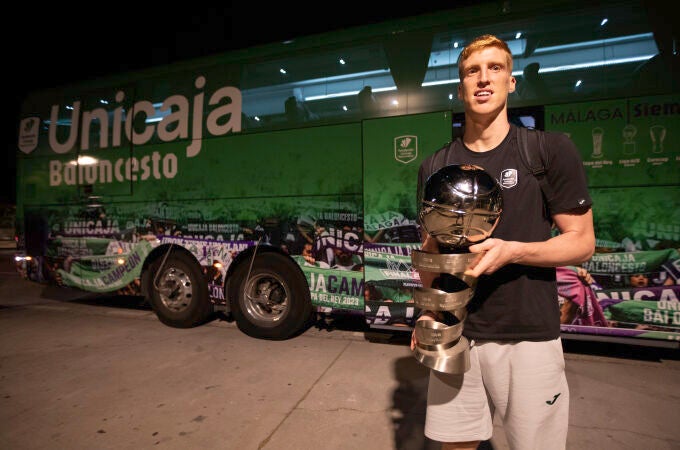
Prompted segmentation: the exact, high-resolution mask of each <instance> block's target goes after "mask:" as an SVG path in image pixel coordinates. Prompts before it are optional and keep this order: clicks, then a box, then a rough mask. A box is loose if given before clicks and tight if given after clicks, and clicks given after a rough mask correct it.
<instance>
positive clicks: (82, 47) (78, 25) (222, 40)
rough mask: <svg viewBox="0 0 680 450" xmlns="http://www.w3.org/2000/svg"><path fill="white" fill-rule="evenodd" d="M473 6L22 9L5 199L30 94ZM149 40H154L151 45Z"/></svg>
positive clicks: (12, 76) (12, 60)
mask: <svg viewBox="0 0 680 450" xmlns="http://www.w3.org/2000/svg"><path fill="white" fill-rule="evenodd" d="M140 3H141V2H140ZM243 3H246V5H244V4H243ZM381 3H382V2H381ZM469 3H473V2H472V1H457V2H451V1H448V2H445V1H422V2H418V3H415V2H413V3H410V4H408V3H407V5H408V6H399V7H397V6H396V5H395V4H390V5H389V6H387V7H386V6H380V7H379V6H377V5H373V4H372V3H370V2H339V3H335V4H328V3H326V4H323V5H321V4H312V5H316V6H310V4H308V3H306V2H305V3H302V6H297V5H295V4H294V3H285V4H284V3H281V4H278V5H275V6H273V7H266V8H265V7H263V6H262V5H261V4H255V2H250V3H249V2H241V4H240V5H238V6H237V5H231V6H230V4H229V2H227V3H226V6H225V5H222V6H219V7H209V8H203V9H201V10H196V11H188V10H187V9H188V8H187V7H189V8H191V7H193V8H195V5H194V4H188V5H184V6H183V7H182V8H181V10H180V11H179V12H177V13H173V12H170V8H171V7H170V6H165V5H162V4H160V5H159V4H157V3H153V5H154V7H153V9H154V11H152V7H151V6H144V7H141V8H142V9H140V7H139V6H137V5H135V7H134V8H135V9H134V11H135V12H133V11H132V10H131V9H130V10H126V9H124V6H119V7H118V9H116V10H112V9H111V5H114V4H115V3H105V4H101V5H96V4H95V5H94V7H91V8H90V9H89V11H91V12H88V11H83V10H82V9H78V10H77V9H75V7H68V6H67V7H66V8H71V10H65V9H63V8H64V6H63V3H61V2H60V3H57V5H54V6H48V7H44V6H37V4H34V3H27V4H26V5H29V6H18V8H19V12H18V14H16V15H15V16H14V17H16V18H18V20H19V22H20V23H17V24H16V25H17V27H4V28H3V31H2V33H3V42H4V43H5V44H4V47H5V51H6V52H7V54H6V55H5V58H4V60H5V64H4V71H3V72H4V73H5V75H6V76H7V77H8V81H7V82H6V84H5V86H6V88H5V91H6V92H8V91H9V92H8V94H9V97H10V99H11V102H10V117H9V118H10V120H8V121H6V126H5V133H4V135H5V142H6V143H7V144H6V145H7V147H6V148H7V149H6V155H5V161H4V164H3V176H2V183H3V184H2V187H1V188H0V195H1V198H0V201H1V202H14V199H15V183H16V181H15V176H14V172H15V168H16V163H15V152H16V151H17V150H16V140H17V126H18V119H19V109H20V105H21V102H22V99H23V97H24V96H25V94H26V92H27V91H30V90H32V89H40V88H49V87H58V86H60V85H64V84H69V83H71V82H77V81H81V80H86V79H91V78H96V77H99V76H104V75H111V74H116V73H121V72H126V71H130V70H136V69H142V68H147V67H153V66H159V65H163V64H167V63H171V62H175V61H182V60H185V59H190V58H194V57H201V56H206V55H211V54H215V53H220V52H224V51H228V50H231V49H238V48H247V47H250V46H253V45H259V44H266V43H271V42H277V41H283V40H286V39H292V38H295V37H301V36H307V35H310V34H317V33H322V32H327V31H334V30H339V29H343V28H349V27H353V26H359V25H366V24H370V23H377V22H382V21H385V20H390V19H396V18H401V17H406V16H412V15H418V14H423V13H429V12H436V11H440V10H444V9H449V8H452V7H460V6H464V5H465V4H469ZM159 11H163V12H159ZM10 28H12V31H10ZM149 37H153V39H152V41H153V44H152V45H151V47H149V44H148V39H149ZM145 41H147V43H146V44H143V43H144V42H145Z"/></svg>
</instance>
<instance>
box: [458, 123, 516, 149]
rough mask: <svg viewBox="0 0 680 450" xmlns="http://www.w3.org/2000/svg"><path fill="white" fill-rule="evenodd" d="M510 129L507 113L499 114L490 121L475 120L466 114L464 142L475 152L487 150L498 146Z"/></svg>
mask: <svg viewBox="0 0 680 450" xmlns="http://www.w3.org/2000/svg"><path fill="white" fill-rule="evenodd" d="M509 131H510V122H508V117H507V113H505V114H499V115H498V116H496V118H495V119H493V120H491V121H489V122H484V121H479V120H475V118H473V117H471V116H469V115H467V114H466V115H465V134H464V135H463V143H465V146H466V147H467V148H469V149H470V150H472V151H474V152H486V151H489V150H491V149H494V148H496V147H498V145H499V144H500V143H501V142H503V139H505V137H506V136H507V135H508V132H509Z"/></svg>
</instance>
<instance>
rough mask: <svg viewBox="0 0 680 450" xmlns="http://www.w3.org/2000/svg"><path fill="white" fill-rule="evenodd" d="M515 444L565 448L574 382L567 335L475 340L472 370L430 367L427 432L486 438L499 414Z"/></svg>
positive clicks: (455, 438)
mask: <svg viewBox="0 0 680 450" xmlns="http://www.w3.org/2000/svg"><path fill="white" fill-rule="evenodd" d="M494 413H497V414H498V416H499V418H500V419H501V420H502V423H503V431H504V432H505V435H506V438H507V441H508V444H509V446H510V448H512V449H522V450H527V449H540V450H553V449H555V450H558V449H559V450H564V448H565V447H566V442H567V430H568V428H569V386H568V385H567V377H566V375H565V373H564V354H563V353H562V341H561V339H559V338H558V339H555V340H552V341H544V342H532V341H521V342H509V343H499V342H490V341H489V342H483V341H475V342H473V343H472V347H471V349H470V370H468V371H467V372H465V374H462V375H451V374H445V373H441V372H437V371H434V370H431V371H430V383H429V387H428V392H427V413H426V417H425V436H427V437H428V438H430V439H433V440H435V441H440V442H465V441H485V440H488V439H490V438H491V434H492V432H493V416H494Z"/></svg>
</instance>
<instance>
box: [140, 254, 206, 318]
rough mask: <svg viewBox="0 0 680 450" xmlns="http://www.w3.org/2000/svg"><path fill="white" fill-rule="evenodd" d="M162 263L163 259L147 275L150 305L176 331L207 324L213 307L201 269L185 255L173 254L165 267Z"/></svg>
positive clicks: (145, 277)
mask: <svg viewBox="0 0 680 450" xmlns="http://www.w3.org/2000/svg"><path fill="white" fill-rule="evenodd" d="M162 262H163V258H162V257H161V258H158V259H156V260H155V261H154V262H153V263H151V265H150V267H149V268H148V270H147V271H146V272H145V273H144V283H145V286H146V292H148V301H149V304H150V305H151V308H152V309H153V311H154V312H155V313H156V316H157V317H158V319H159V320H160V321H161V322H162V323H164V324H165V325H168V326H171V327H174V328H192V327H196V326H198V325H202V324H203V323H205V322H207V321H208V319H209V318H210V316H211V315H212V313H213V306H212V303H211V302H210V298H209V297H208V284H207V282H206V280H205V277H203V274H202V273H201V269H200V266H199V265H198V264H197V263H196V262H195V261H194V260H193V259H192V258H191V257H190V256H188V255H186V254H183V253H181V252H172V253H171V254H170V255H169V256H168V258H167V259H166V260H165V263H164V264H163V266H162V267H161V263H162ZM159 269H160V270H161V272H160V273H159ZM157 274H158V277H157V278H156V275H157ZM154 281H155V284H156V285H155V286H154Z"/></svg>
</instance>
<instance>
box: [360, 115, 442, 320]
mask: <svg viewBox="0 0 680 450" xmlns="http://www.w3.org/2000/svg"><path fill="white" fill-rule="evenodd" d="M451 137H452V119H451V113H450V112H438V113H429V114H418V115H412V116H402V117H392V118H385V119H375V120H367V121H364V135H363V142H364V211H365V217H366V219H365V228H366V242H365V243H364V257H365V276H366V279H365V283H366V296H367V300H366V321H367V323H368V324H369V325H370V326H372V327H375V328H381V327H392V326H405V325H411V322H412V320H413V317H414V313H415V308H414V306H413V289H414V288H415V287H417V286H420V280H419V278H418V275H417V273H416V272H415V271H414V270H413V268H412V266H411V257H410V254H411V249H412V248H420V230H419V228H418V226H417V225H416V215H417V209H418V205H417V202H416V197H417V194H416V185H417V178H418V168H419V167H420V163H421V162H422V161H423V160H424V159H425V158H426V157H427V156H429V155H430V154H432V153H434V152H435V151H436V150H438V149H440V148H442V147H443V146H444V145H445V144H447V143H448V142H450V141H451Z"/></svg>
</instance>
